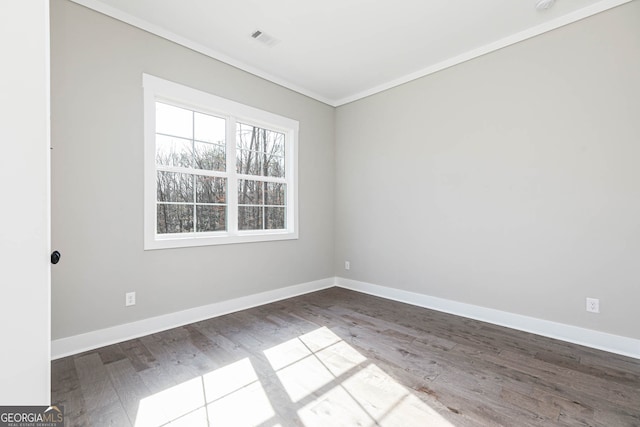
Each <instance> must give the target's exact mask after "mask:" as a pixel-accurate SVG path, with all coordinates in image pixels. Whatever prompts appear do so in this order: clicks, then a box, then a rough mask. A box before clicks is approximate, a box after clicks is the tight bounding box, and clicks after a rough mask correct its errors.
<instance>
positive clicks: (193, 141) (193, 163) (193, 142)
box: [191, 111, 198, 233]
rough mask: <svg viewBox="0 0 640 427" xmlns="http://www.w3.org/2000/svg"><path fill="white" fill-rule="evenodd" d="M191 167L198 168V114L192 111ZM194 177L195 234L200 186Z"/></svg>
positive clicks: (194, 230)
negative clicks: (198, 189) (198, 187)
mask: <svg viewBox="0 0 640 427" xmlns="http://www.w3.org/2000/svg"><path fill="white" fill-rule="evenodd" d="M191 166H192V167H193V168H194V169H195V167H196V114H195V113H194V112H193V111H192V112H191ZM192 177H193V232H194V233H195V232H197V231H198V229H197V224H196V221H197V220H198V213H197V211H198V208H197V207H196V201H197V199H196V196H197V190H196V185H198V183H197V182H196V176H195V175H192Z"/></svg>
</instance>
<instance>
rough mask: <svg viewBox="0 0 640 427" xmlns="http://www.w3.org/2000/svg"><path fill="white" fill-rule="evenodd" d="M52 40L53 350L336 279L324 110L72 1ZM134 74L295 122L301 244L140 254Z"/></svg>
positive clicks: (329, 140)
mask: <svg viewBox="0 0 640 427" xmlns="http://www.w3.org/2000/svg"><path fill="white" fill-rule="evenodd" d="M51 39H52V40H51V49H52V51H51V56H52V60H51V62H52V63H51V74H52V76H51V77H52V143H53V146H54V150H53V152H52V198H53V200H52V205H53V206H52V243H53V246H54V247H55V248H56V249H58V250H60V251H61V252H62V261H61V262H60V264H58V265H56V266H54V267H53V272H52V274H53V276H52V338H53V339H57V338H62V337H67V336H71V335H75V334H79V333H83V332H88V331H92V330H96V329H100V328H104V327H109V326H114V325H118V324H123V323H127V322H131V321H135V320H138V319H142V318H147V317H151V316H156V315H161V314H166V313H171V312H175V311H179V310H183V309H188V308H192V307H197V306H201V305H205V304H210V303H214V302H218V301H221V300H226V299H229V298H234V297H240V296H245V295H250V294H254V293H258V292H263V291H268V290H271V289H276V288H281V287H284V286H289V285H295V284H300V283H305V282H308V281H313V280H317V279H323V278H327V277H331V276H333V274H334V272H333V253H334V247H333V234H334V232H333V225H334V221H333V218H334V216H333V213H334V206H333V202H334V193H333V189H334V177H335V172H334V165H335V162H334V109H333V108H331V107H329V106H327V105H324V104H322V103H320V102H317V101H314V100H312V99H310V98H307V97H305V96H302V95H299V94H297V93H295V92H292V91H289V90H287V89H284V88H282V87H280V86H278V85H275V84H272V83H269V82H267V81H265V80H263V79H260V78H258V77H255V76H253V75H250V74H248V73H245V72H242V71H239V70H238V69H235V68H233V67H231V66H228V65H225V64H223V63H220V62H218V61H215V60H213V59H211V58H208V57H206V56H204V55H201V54H198V53H196V52H193V51H191V50H189V49H186V48H184V47H181V46H178V45H176V44H173V43H171V42H168V41H166V40H164V39H161V38H159V37H156V36H153V35H151V34H149V33H146V32H144V31H142V30H139V29H136V28H133V27H131V26H128V25H126V24H123V23H121V22H119V21H116V20H114V19H111V18H108V17H105V16H103V15H101V14H99V13H96V12H94V11H91V10H89V9H85V8H84V7H82V6H79V5H77V4H74V3H70V2H68V1H54V2H51ZM143 72H145V73H149V74H153V75H156V76H159V77H163V78H166V79H168V80H172V81H176V82H178V83H182V84H185V85H188V86H192V87H195V88H198V89H201V90H204V91H207V92H210V93H213V94H215V95H218V96H222V97H225V98H228V99H232V100H234V101H238V102H242V103H245V104H247V105H251V106H254V107H257V108H261V109H264V110H267V111H270V112H274V113H276V114H280V115H283V116H286V117H290V118H292V119H295V120H298V121H299V122H300V133H299V193H300V198H299V208H300V216H299V219H300V239H298V240H293V241H283V242H270V243H254V244H238V245H224V246H216V247H199V248H183V249H167V250H156V251H146V252H145V251H143V249H142V248H143V175H142V174H143V170H142V167H143V128H142V118H143V111H142V86H141V84H142V83H141V82H142V73H143ZM127 291H136V292H137V305H136V306H135V307H128V308H125V307H124V294H125V292H127Z"/></svg>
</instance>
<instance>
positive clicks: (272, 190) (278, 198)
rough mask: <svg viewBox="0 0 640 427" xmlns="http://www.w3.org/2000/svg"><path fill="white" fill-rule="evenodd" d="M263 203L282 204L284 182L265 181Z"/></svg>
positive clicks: (284, 192) (283, 203)
mask: <svg viewBox="0 0 640 427" xmlns="http://www.w3.org/2000/svg"><path fill="white" fill-rule="evenodd" d="M264 186H265V192H264V204H265V205H281V206H284V205H285V204H286V203H285V194H286V191H285V190H286V184H281V183H278V182H265V183H264Z"/></svg>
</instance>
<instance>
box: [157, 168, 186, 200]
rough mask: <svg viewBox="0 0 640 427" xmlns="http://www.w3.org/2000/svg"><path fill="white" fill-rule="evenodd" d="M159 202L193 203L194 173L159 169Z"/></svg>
mask: <svg viewBox="0 0 640 427" xmlns="http://www.w3.org/2000/svg"><path fill="white" fill-rule="evenodd" d="M157 177H158V178H157V184H158V201H159V202H191V203H193V175H189V174H186V173H175V172H163V171H158V175H157Z"/></svg>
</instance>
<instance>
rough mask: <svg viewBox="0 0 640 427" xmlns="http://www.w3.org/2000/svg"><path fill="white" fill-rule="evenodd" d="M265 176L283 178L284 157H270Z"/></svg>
mask: <svg viewBox="0 0 640 427" xmlns="http://www.w3.org/2000/svg"><path fill="white" fill-rule="evenodd" d="M267 176H275V177H278V178H284V157H278V156H271V157H269V158H268V159H267Z"/></svg>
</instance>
